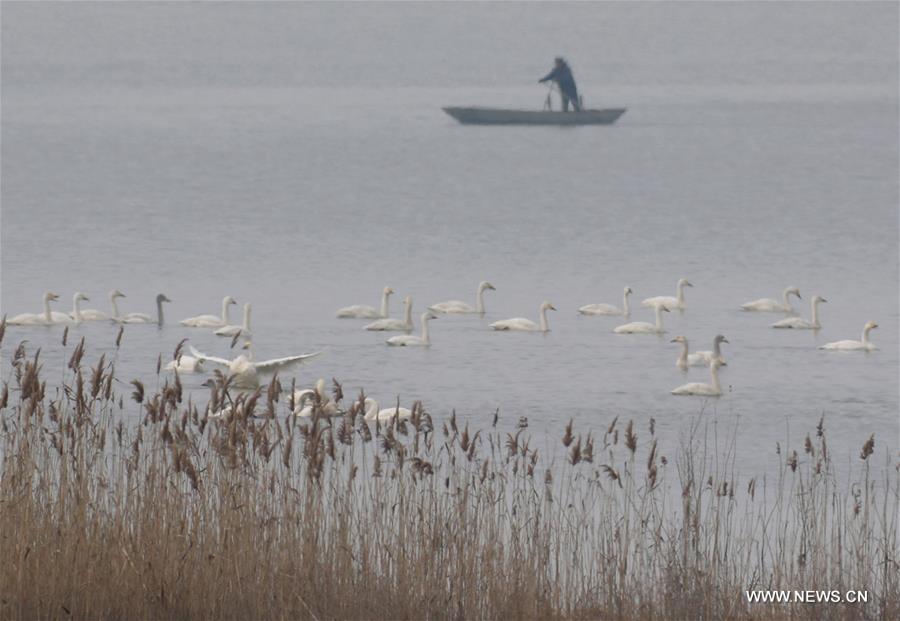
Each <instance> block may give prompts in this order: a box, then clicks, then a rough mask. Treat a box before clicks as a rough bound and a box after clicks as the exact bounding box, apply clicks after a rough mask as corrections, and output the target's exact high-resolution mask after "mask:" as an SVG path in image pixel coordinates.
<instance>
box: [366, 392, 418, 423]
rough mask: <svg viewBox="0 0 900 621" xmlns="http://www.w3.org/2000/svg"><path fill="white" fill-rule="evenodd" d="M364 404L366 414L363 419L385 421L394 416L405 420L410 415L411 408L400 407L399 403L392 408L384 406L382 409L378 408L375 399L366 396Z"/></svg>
mask: <svg viewBox="0 0 900 621" xmlns="http://www.w3.org/2000/svg"><path fill="white" fill-rule="evenodd" d="M365 406H366V414H365V416H364V417H363V419H364V420H379V421H382V422H387V421H390V420H391V419H393V418H394V417H395V416H396V417H397V420H405V419H407V418H409V417H410V416H412V410H409V409H407V408H401V407H400V406H399V405H397V406H395V407H392V408H384V409H383V410H379V409H378V402H377V401H375V399H370V398H368V397H367V398H366V400H365Z"/></svg>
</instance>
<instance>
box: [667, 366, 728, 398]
mask: <svg viewBox="0 0 900 621" xmlns="http://www.w3.org/2000/svg"><path fill="white" fill-rule="evenodd" d="M720 366H722V363H721V362H720V361H719V360H713V361H712V363H711V364H710V365H709V372H710V374H711V375H712V384H703V383H701V382H691V383H690V384H684V385H683V386H679V387H678V388H676V389H675V390H673V391H672V394H673V395H679V396H685V395H696V396H700V397H719V396H721V395H722V387H721V386H720V385H719V367H720Z"/></svg>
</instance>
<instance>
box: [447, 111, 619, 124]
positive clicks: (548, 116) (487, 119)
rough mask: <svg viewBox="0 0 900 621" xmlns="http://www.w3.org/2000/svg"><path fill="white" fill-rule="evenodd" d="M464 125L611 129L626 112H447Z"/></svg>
mask: <svg viewBox="0 0 900 621" xmlns="http://www.w3.org/2000/svg"><path fill="white" fill-rule="evenodd" d="M444 112H446V113H447V114H449V115H450V116H452V117H453V118H454V119H456V120H457V121H459V122H460V123H462V124H463V125H611V124H612V123H615V122H616V119H618V118H619V117H620V116H622V115H623V114H625V108H605V109H603V110H582V111H581V112H560V111H554V110H506V109H503V108H454V107H450V108H444Z"/></svg>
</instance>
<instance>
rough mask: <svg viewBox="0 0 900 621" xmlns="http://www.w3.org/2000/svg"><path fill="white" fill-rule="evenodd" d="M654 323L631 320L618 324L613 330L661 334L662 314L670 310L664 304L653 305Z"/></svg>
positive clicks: (628, 332)
mask: <svg viewBox="0 0 900 621" xmlns="http://www.w3.org/2000/svg"><path fill="white" fill-rule="evenodd" d="M654 312H655V313H656V323H655V324H653V323H647V322H646V321H632V322H631V323H626V324H624V325H621V326H618V327H617V328H615V329H614V330H613V332H615V333H616V334H663V333H664V332H665V329H664V328H663V322H662V314H663V313H668V312H670V311H669V309H668V308H666V307H665V306H661V305H660V306H655V307H654Z"/></svg>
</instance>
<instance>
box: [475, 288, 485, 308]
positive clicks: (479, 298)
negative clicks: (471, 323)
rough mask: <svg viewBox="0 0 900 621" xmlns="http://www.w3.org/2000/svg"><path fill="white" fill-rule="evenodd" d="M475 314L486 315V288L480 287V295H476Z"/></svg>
mask: <svg viewBox="0 0 900 621" xmlns="http://www.w3.org/2000/svg"><path fill="white" fill-rule="evenodd" d="M475 312H476V313H479V314H480V315H484V288H483V287H482V286H481V285H479V286H478V293H477V294H476V295H475Z"/></svg>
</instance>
